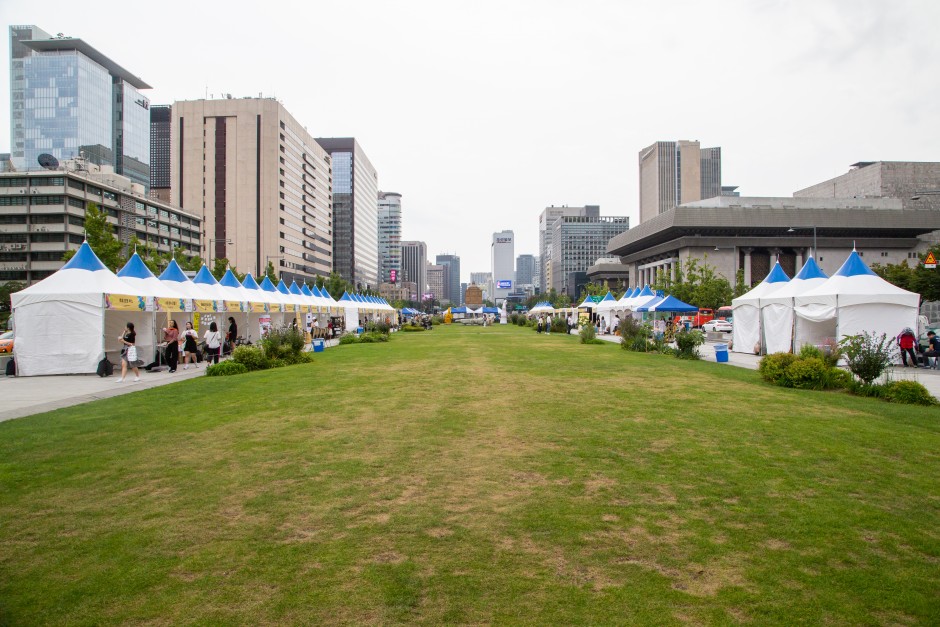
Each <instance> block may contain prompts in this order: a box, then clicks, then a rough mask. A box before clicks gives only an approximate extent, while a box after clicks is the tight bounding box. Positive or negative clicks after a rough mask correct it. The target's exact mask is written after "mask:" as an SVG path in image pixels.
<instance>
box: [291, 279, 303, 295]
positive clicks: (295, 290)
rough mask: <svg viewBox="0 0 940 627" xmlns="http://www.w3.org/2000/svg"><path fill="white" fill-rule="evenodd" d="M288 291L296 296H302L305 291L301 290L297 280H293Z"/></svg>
mask: <svg viewBox="0 0 940 627" xmlns="http://www.w3.org/2000/svg"><path fill="white" fill-rule="evenodd" d="M287 291H288V292H289V293H291V294H294V295H295V296H302V295H303V292H301V291H300V286H298V285H297V281H291V284H290V287H289V288H287Z"/></svg>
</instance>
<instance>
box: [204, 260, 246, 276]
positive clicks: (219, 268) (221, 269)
mask: <svg viewBox="0 0 940 627" xmlns="http://www.w3.org/2000/svg"><path fill="white" fill-rule="evenodd" d="M228 269H229V267H228V259H226V258H225V257H218V258H216V260H215V261H214V262H213V263H212V276H214V277H215V278H216V280H217V281H221V280H222V277H224V276H225V273H226V272H227V271H228ZM232 274H234V275H235V278H236V279H238V280H239V281H244V280H245V276H246V275H245V274H243V273H241V272H239V271H238V269H236V268H234V267H233V268H232Z"/></svg>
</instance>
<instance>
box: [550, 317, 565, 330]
mask: <svg viewBox="0 0 940 627" xmlns="http://www.w3.org/2000/svg"><path fill="white" fill-rule="evenodd" d="M551 329H552V333H567V332H568V322H567V321H566V320H565V319H564V318H552V326H551Z"/></svg>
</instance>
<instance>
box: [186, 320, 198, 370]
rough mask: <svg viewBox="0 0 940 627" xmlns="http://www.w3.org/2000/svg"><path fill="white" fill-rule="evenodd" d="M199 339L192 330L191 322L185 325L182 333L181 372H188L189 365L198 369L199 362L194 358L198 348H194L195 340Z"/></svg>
mask: <svg viewBox="0 0 940 627" xmlns="http://www.w3.org/2000/svg"><path fill="white" fill-rule="evenodd" d="M198 339H199V334H198V333H196V330H195V329H194V328H193V323H192V322H187V323H186V330H185V331H183V370H189V364H190V363H192V364H193V366H194V367H195V368H198V367H199V361H198V358H197V356H196V351H198V350H199V349H198V347H197V346H196V340H198Z"/></svg>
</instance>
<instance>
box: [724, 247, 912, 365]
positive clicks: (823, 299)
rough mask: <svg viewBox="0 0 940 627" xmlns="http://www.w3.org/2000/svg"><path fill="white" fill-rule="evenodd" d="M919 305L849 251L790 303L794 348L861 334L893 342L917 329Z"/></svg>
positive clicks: (910, 293) (908, 293) (908, 294)
mask: <svg viewBox="0 0 940 627" xmlns="http://www.w3.org/2000/svg"><path fill="white" fill-rule="evenodd" d="M919 304H920V294H915V293H913V292H908V291H907V290H903V289H901V288H900V287H897V286H895V285H892V284H891V283H888V282H887V281H885V280H884V279H882V278H881V277H879V276H878V275H877V274H875V273H874V272H872V271H871V269H870V268H869V267H868V266H866V265H865V262H864V261H862V259H861V257H859V255H858V253H857V252H855V251H854V250H853V251H852V253H851V254H850V255H849V257H848V259H846V260H845V263H843V264H842V267H841V268H839V271H838V272H836V273H835V274H834V275H832V277H831V278H830V279H829V280H828V281H826V282H825V283H823V284H822V285H819V286H817V287H815V288H813V289H811V290H809V291H807V292H804V293H803V294H800V295H798V296H796V297H795V298H794V310H793V311H794V313H795V314H796V329H795V331H794V347H799V346H802V345H804V344H819V343H821V342H822V341H824V340H825V339H827V338H833V339H835V340H836V341H841V340H842V339H843V338H845V337H848V336H852V335H858V334H860V333H862V332H863V331H867V332H869V333H873V334H875V335H876V336H880V335H881V334H882V333H884V334H887V336H888V337H894V336H895V335H897V334H898V333H900V332H901V330H902V329H903V328H904V327H911V328H912V329H913V328H916V327H917V313H918V306H919ZM735 325H737V318H735Z"/></svg>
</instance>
